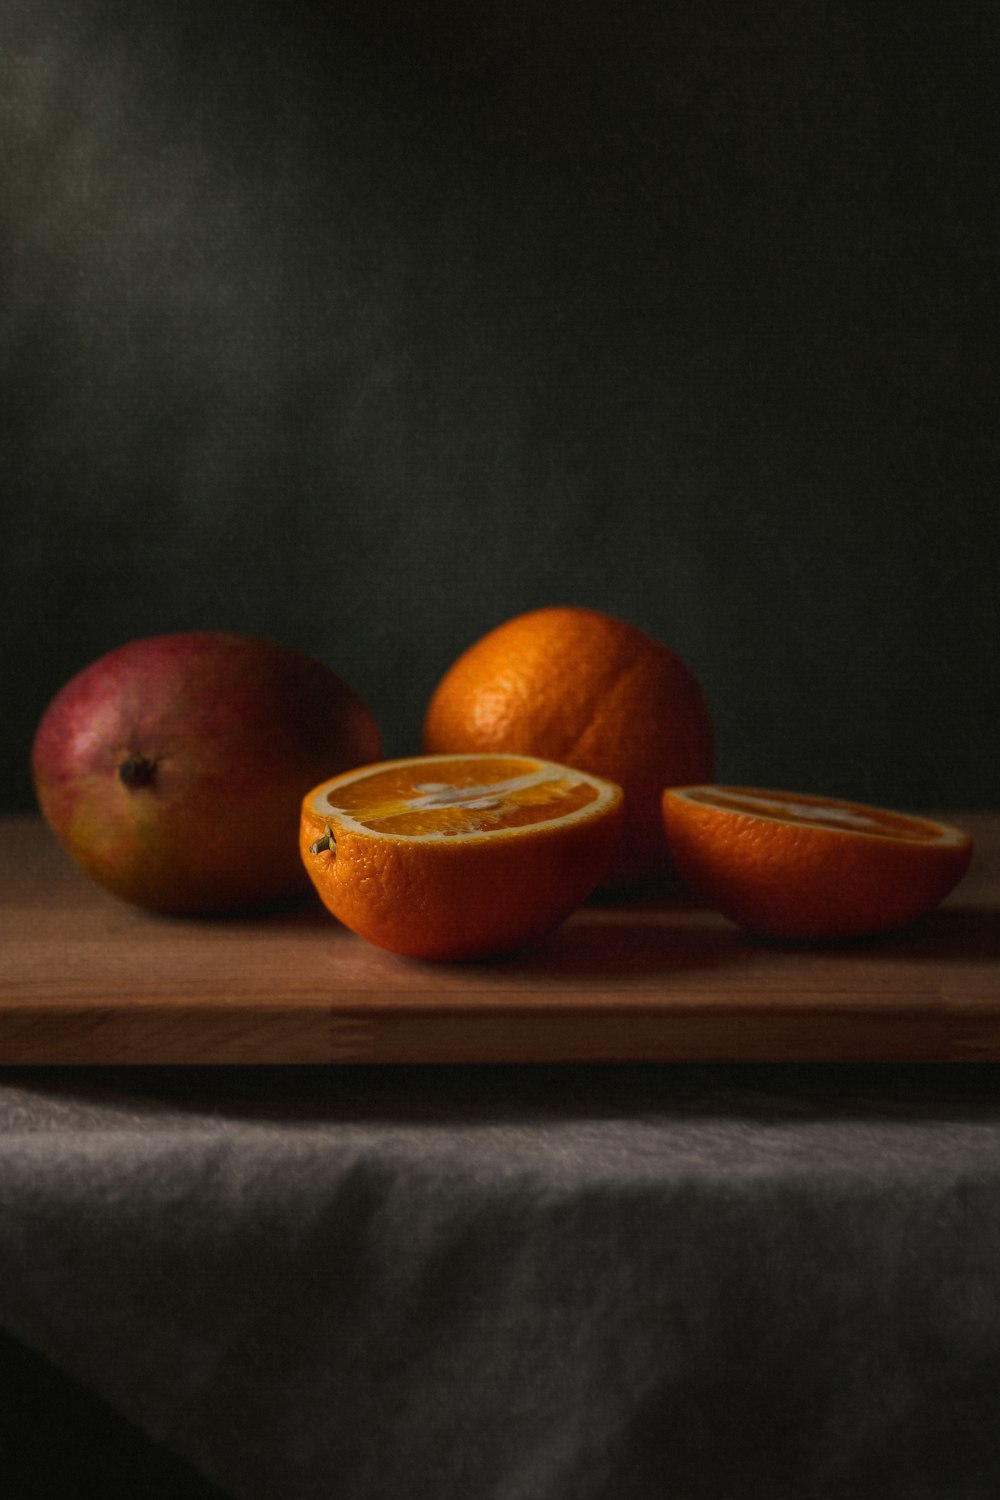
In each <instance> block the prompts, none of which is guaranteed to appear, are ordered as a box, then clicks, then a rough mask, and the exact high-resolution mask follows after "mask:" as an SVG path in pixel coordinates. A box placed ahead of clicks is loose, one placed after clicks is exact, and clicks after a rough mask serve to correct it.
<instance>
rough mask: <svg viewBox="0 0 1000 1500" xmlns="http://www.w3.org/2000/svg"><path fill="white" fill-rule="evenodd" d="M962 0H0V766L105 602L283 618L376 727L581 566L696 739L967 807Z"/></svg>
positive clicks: (977, 73)
mask: <svg viewBox="0 0 1000 1500" xmlns="http://www.w3.org/2000/svg"><path fill="white" fill-rule="evenodd" d="M995 15H996V11H995V6H993V5H992V4H991V3H988V0H983V3H981V4H976V3H972V0H954V3H950V4H948V5H944V4H940V5H933V6H932V5H930V4H927V3H924V0H916V3H898V4H897V3H878V0H876V3H866V4H862V3H858V4H856V5H851V4H841V3H836V0H831V3H825V4H816V5H808V4H805V5H803V4H799V3H793V0H771V3H768V0H765V3H762V4H753V5H748V4H745V3H742V0H716V3H712V0H709V3H706V4H683V5H682V4H675V3H666V0H664V3H628V4H625V5H624V6H622V7H614V6H609V5H607V4H606V3H601V4H597V3H594V0H575V3H571V0H512V3H469V0H432V3H419V4H413V3H405V0H339V3H338V0H332V3H327V4H315V5H312V6H302V5H298V6H283V5H278V4H273V5H270V6H265V5H256V4H250V3H246V4H242V5H239V4H233V3H212V4H209V3H207V0H202V3H198V4H189V3H176V0H147V3H144V4H142V5H134V4H126V3H96V0H48V3H46V4H38V3H37V0H0V58H2V61H0V109H2V148H3V149H2V153H0V174H2V202H0V211H2V239H0V257H2V262H0V274H2V288H0V289H2V301H0V359H2V377H0V378H2V399H3V442H2V455H0V463H2V469H0V482H2V487H3V555H2V568H3V580H2V584H3V590H2V598H3V609H4V616H5V618H4V621H3V653H2V672H3V688H2V706H3V733H2V737H0V739H2V755H3V764H2V778H0V785H2V793H3V798H4V801H5V804H6V805H7V806H8V807H22V806H28V805H30V802H31V792H30V785H29V782H28V777H27V770H26V759H27V750H28V744H29V741H30V736H31V733H32V731H33V728H34V725H35V723H36V721H37V718H38V716H39V715H40V713H41V712H42V710H43V708H44V705H45V703H46V702H47V700H48V698H49V697H50V695H51V694H52V692H53V691H54V690H55V689H56V688H57V687H58V686H59V685H60V683H61V682H62V681H63V680H64V679H65V678H66V677H67V676H68V675H70V674H71V673H72V672H73V671H75V670H76V669H77V668H78V667H80V666H82V665H83V664H84V663H86V662H87V661H89V660H91V659H92V658H93V657H95V656H96V655H98V654H99V653H101V652H103V651H105V650H107V649H108V648H110V647H111V646H114V645H116V644H118V643H119V642H121V641H123V640H126V639H129V638H131V637H133V636H137V635H141V634H145V633H149V632H154V631H161V630H173V629H179V628H185V627H192V626H208V627H232V628H237V629H242V630H250V631H257V632H261V633H265V634H268V635H272V636H276V637H278V638H281V639H284V640H287V641H289V642H292V643H294V644H298V645H300V646H303V647H305V648H307V649H309V650H311V651H313V652H315V653H316V654H317V655H320V656H322V657H324V658H325V659H326V660H328V661H329V662H330V663H331V664H332V665H333V666H335V667H336V668H337V669H338V670H340V671H342V672H343V673H344V675H345V676H347V677H348V678H349V679H350V680H351V681H353V682H354V683H355V685H356V686H357V687H358V688H359V689H360V690H361V691H362V692H363V693H364V694H365V695H366V696H367V697H368V699H369V701H370V702H371V703H372V706H373V708H374V709H375V711H376V713H377V716H378V718H379V719H380V721H381V723H382V726H383V730H384V733H385V737H386V741H387V746H388V748H389V750H390V751H392V752H393V753H404V752H406V751H409V750H411V749H413V748H416V746H417V744H418V737H419V726H420V719H421V715H422V711H423V707H424V704H425V702H426V699H427V696H428V694H429V692H430V690H431V688H432V686H433V684H434V682H435V681H436V679H437V677H438V676H439V674H440V673H441V671H442V670H443V669H444V668H445V667H446V665H447V664H448V662H449V661H450V660H451V659H452V658H453V656H454V655H455V654H456V653H457V652H458V650H459V649H461V648H462V647H463V646H464V645H465V644H467V642H468V641H470V640H471V639H473V638H474V637H476V636H477V635H479V634H480V633H481V632H482V631H484V630H485V629H487V628H488V627H490V626H491V625H493V624H494V623H496V622H497V621H499V620H501V619H503V618H505V617H506V616H508V615H510V614H512V613H515V612H516V611H518V610H521V609H524V608H527V607H530V606H533V605H536V604H542V603H547V602H554V601H575V602H581V603H588V604H592V605H595V606H597V607H600V608H604V609H608V610H611V611H614V612H616V613H619V614H622V615H624V616H626V617H628V618H630V619H632V620H634V621H635V622H636V623H638V624H640V625H642V626H643V627H645V628H646V629H647V630H649V631H651V632H653V633H654V634H656V635H658V636H660V637H661V638H662V639H663V640H665V641H667V642H668V643H670V644H672V645H673V646H675V647H676V648H677V649H678V650H680V651H681V652H682V654H683V655H685V656H686V657H687V659H688V660H689V661H690V663H691V665H692V666H693V667H694V669H695V670H696V671H697V673H698V674H699V676H700V678H701V680H702V682H703V684H704V687H705V690H706V693H707V695H708V697H709V700H710V702H711V705H712V708H713V711H714V716H715V719H716V723H717V726H718V732H719V775H720V778H722V779H728V780H741V781H748V782H758V783H763V784H772V785H776V784H777V785H785V786H790V787H795V788H798V789H804V790H808V789H814V790H820V791H824V790H825V791H828V792H832V793H839V794H844V795H849V796H857V797H862V798H867V799H869V800H873V801H882V802H888V803H890V804H893V803H895V804H897V805H900V806H918V805H932V806H943V805H951V806H956V807H960V806H966V807H971V806H976V805H986V804H990V803H995V802H996V771H995V763H996V742H997V724H998V692H997V685H998V672H997V667H996V663H995V657H996V647H997V641H998V638H1000V632H998V628H997V627H998V618H997V587H996V584H997V569H996V559H997V551H998V549H997V542H998V535H997V531H998V527H997V495H996V462H995V459H996V448H995V428H996V413H995V405H994V400H993V396H994V390H995V385H994V384H993V383H992V373H993V369H994V363H995V355H994V348H993V344H994V335H993V332H992V330H991V328H990V326H989V325H990V322H991V319H990V316H989V314H990V310H991V307H992V302H993V298H994V296H995V290H996V284H995V278H994V274H993V273H994V270H995V250H994V240H993V237H992V233H991V230H990V217H989V215H988V214H987V205H988V201H989V197H990V193H991V190H992V177H993V167H994V165H995V164H994V162H993V159H992V154H991V147H990V141H991V139H992V138H993V136H992V126H991V111H989V110H988V109H987V101H988V100H989V99H990V98H991V95H992V87H993V75H994V72H995V60H996V43H997V39H998V38H997V28H996V22H995Z"/></svg>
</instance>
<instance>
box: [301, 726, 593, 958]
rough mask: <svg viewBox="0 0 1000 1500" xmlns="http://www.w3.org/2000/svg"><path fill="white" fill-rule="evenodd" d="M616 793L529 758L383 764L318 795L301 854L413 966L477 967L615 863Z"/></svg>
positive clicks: (440, 758) (363, 925)
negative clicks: (429, 962) (420, 962)
mask: <svg viewBox="0 0 1000 1500" xmlns="http://www.w3.org/2000/svg"><path fill="white" fill-rule="evenodd" d="M621 816H622V793H621V789H620V788H619V787H618V786H617V785H616V784H615V783H614V782H610V781H605V780H603V779H602V778H600V777H597V776H592V775H590V774H588V773H587V772H585V771H575V770H571V769H570V768H569V767H568V766H563V765H558V764H556V763H555V762H553V761H547V760H539V759H537V758H536V757H534V756H527V755H422V756H417V757H415V758H413V759H409V760H392V761H382V762H379V763H378V764H376V765H371V766H362V767H361V768H359V769H357V770H354V771H348V772H345V773H344V774H343V775H340V776H335V777H334V778H333V779H332V780H331V781H326V782H323V783H322V785H320V786H317V787H314V788H313V790H312V791H311V792H310V793H309V794H308V796H307V797H306V798H305V800H304V802H303V804H302V819H301V831H300V846H299V847H300V852H301V854H302V859H303V861H304V863H305V866H306V869H307V870H308V872H309V874H310V876H311V878H312V881H313V884H314V885H315V886H316V889H317V891H318V892H319V894H320V897H321V898H322V900H323V902H324V904H325V905H326V906H327V907H328V909H329V910H330V911H331V912H332V913H333V915H334V916H335V917H337V918H338V919H339V920H340V921H341V922H343V923H344V925H345V926H346V927H349V928H351V930H352V931H353V932H356V933H358V934H360V936H361V937H364V938H367V939H368V940H369V942H372V943H377V944H378V945H379V946H380V947H383V948H388V949H390V950H392V951H393V952H394V953H402V954H406V955H407V956H408V957H411V958H430V959H469V958H483V957H486V956H487V955H490V954H495V953H502V952H505V951H507V950H509V949H511V948H516V947H520V946H521V945H522V944H524V943H527V942H530V941H532V940H533V939H535V938H537V937H540V936H541V935H542V934H543V933H545V932H548V931H550V930H551V929H552V928H553V927H555V926H557V925H558V924H559V923H560V922H562V921H563V920H564V919H565V918H566V917H568V916H569V915H570V913H571V912H572V911H574V910H575V909H576V908H577V907H578V906H580V905H581V903H582V902H583V901H584V900H585V899H586V898H587V896H589V895H590V893H591V891H593V890H594V888H595V887H596V886H597V884H598V882H599V881H600V880H601V879H602V877H603V875H604V874H605V871H606V870H607V868H608V865H609V863H610V861H611V858H612V855H613V854H614V851H615V847H616V841H617V839H618V835H619V830H620V826H621Z"/></svg>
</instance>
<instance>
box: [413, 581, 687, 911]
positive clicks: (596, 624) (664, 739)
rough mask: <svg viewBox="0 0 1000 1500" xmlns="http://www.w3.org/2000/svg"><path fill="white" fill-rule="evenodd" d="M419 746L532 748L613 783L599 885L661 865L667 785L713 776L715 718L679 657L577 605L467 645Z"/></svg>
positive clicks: (531, 616) (433, 749)
mask: <svg viewBox="0 0 1000 1500" xmlns="http://www.w3.org/2000/svg"><path fill="white" fill-rule="evenodd" d="M424 749H425V751H426V752H427V753H428V754H449V753H456V752H475V751H479V752H505V753H511V754H524V755H539V756H543V757H545V758H546V759H548V760H554V761H558V762H561V763H563V764H565V765H569V766H574V767H576V768H577V769H579V770H581V771H589V772H590V773H591V774H592V775H595V776H603V777H606V778H607V779H608V780H609V781H614V782H616V783H617V784H618V785H619V786H620V787H621V788H622V791H623V792H624V795H625V812H624V819H623V824H622V831H621V835H620V841H619V846H618V850H617V853H616V855H615V858H614V860H613V862H612V865H611V868H610V870H609V872H608V875H607V878H606V880H605V881H604V884H605V885H606V886H608V885H627V884H630V883H632V882H635V881H637V880H639V879H642V878H644V877H646V876H649V875H652V874H654V873H656V872H657V871H658V870H661V869H662V868H664V867H665V866H666V864H667V863H668V854H667V846H666V839H665V836H664V832H663V821H662V817H661V813H660V797H661V795H662V792H663V789H664V787H668V786H678V785H683V784H685V783H690V782H700V781H708V780H711V777H712V774H713V735H712V723H711V719H710V717H709V712H708V708H707V706H706V703H705V699H704V696H703V694H702V691H701V687H700V686H699V684H698V681H697V679H696V678H695V676H694V674H693V672H692V671H691V670H690V668H689V667H688V666H687V665H686V664H685V662H683V661H682V660H681V658H680V657H679V656H678V655H677V654H676V653H675V652H674V651H671V650H670V649H669V648H668V647H667V646H665V645H663V644H662V643H661V642H659V641H657V640H654V639H653V637H652V636H650V635H647V634H646V633H645V631H642V630H639V629H637V628H636V627H635V626H634V625H631V624H627V623H626V622H625V621H624V620H619V619H616V618H615V617H614V616H612V615H608V614H604V613H602V612H601V611H599V610H594V609H585V608H581V607H579V606H572V605H553V606H550V607H548V608H545V609H536V610H531V611H529V612H528V613H526V614H522V615H517V616H516V617H515V618H514V619H511V620H508V621H506V622H505V623H504V624H502V625H499V626H497V627H496V629H494V630H491V631H490V632H489V634H487V635H485V636H483V637H482V639H481V640H479V641H477V642H476V643H475V645H473V646H470V647H469V649H468V650H467V651H465V652H464V653H463V654H462V655H461V656H460V657H459V658H458V660H457V661H456V662H455V663H454V665H453V666H452V667H451V668H450V669H449V670H448V671H447V672H446V673H445V675H444V677H443V678H442V679H441V681H440V683H439V684H438V686H437V688H436V689H435V691H434V694H433V696H432V698H431V700H430V704H429V706H428V709H427V713H426V717H425V720H424Z"/></svg>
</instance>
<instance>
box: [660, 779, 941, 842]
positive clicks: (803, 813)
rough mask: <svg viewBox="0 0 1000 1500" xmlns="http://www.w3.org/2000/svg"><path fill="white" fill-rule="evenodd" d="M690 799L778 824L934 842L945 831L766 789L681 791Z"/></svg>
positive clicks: (882, 812)
mask: <svg viewBox="0 0 1000 1500" xmlns="http://www.w3.org/2000/svg"><path fill="white" fill-rule="evenodd" d="M684 795H685V797H686V798H687V800H688V801H689V802H700V803H702V804H703V805H705V806H706V807H714V808H719V809H722V810H723V811H726V812H735V813H748V814H750V815H751V816H753V817H757V818H771V819H774V820H776V821H778V822H781V823H797V824H802V825H805V826H806V827H811V828H823V829H828V830H830V831H831V832H834V833H855V834H857V833H860V834H864V835H866V836H867V837H870V838H887V839H904V840H911V841H912V842H914V843H921V844H926V843H936V842H938V841H940V840H941V839H942V837H943V836H944V835H945V830H942V829H940V828H938V827H937V825H936V824H934V823H932V822H930V821H928V820H927V819H920V818H910V817H907V816H906V814H905V813H896V812H888V811H886V810H885V809H882V808H872V807H856V806H854V805H853V804H851V803H849V802H837V801H835V800H831V799H829V798H823V797H809V796H806V795H796V796H795V797H794V798H792V797H789V798H784V797H780V796H778V795H777V794H773V795H768V794H767V793H766V792H759V793H757V792H754V793H751V792H744V791H741V790H739V789H738V788H735V787H713V788H712V789H711V791H710V792H709V791H701V790H699V789H697V788H692V789H690V790H686V791H685V793H684Z"/></svg>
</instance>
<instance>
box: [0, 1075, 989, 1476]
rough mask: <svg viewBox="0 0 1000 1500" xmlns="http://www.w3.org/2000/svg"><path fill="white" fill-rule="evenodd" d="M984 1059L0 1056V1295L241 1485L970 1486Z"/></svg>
mask: <svg viewBox="0 0 1000 1500" xmlns="http://www.w3.org/2000/svg"><path fill="white" fill-rule="evenodd" d="M998 1085H1000V1070H997V1069H994V1068H990V1067H981V1068H969V1069H965V1070H960V1069H954V1070H952V1069H937V1070H936V1069H933V1068H928V1069H925V1070H921V1069H897V1070H892V1069H872V1070H858V1069H852V1070H843V1069H828V1070H827V1069H822V1068H784V1069H782V1068H775V1069H760V1068H758V1069H754V1070H752V1071H745V1070H744V1071H741V1070H740V1069H718V1068H715V1069H713V1068H691V1067H686V1068H670V1067H660V1068H643V1067H628V1068H606V1069H601V1068H570V1069H558V1068H541V1069H520V1070H513V1069H471V1068H470V1069H465V1068H462V1069H438V1070H434V1069H428V1070H411V1069H398V1070H382V1071H379V1070H375V1069H367V1068H365V1069H357V1070H351V1069H344V1070H337V1069H330V1070H312V1069H297V1070H296V1069H289V1070H252V1069H247V1070H243V1069H238V1070H228V1071H226V1070H175V1071H172V1072H171V1071H161V1070H141V1069H138V1070H110V1071H104V1072H101V1071H98V1070H93V1071H76V1070H61V1071H59V1070H52V1071H37V1070H30V1071H22V1072H18V1071H16V1070H7V1071H6V1072H4V1073H3V1074H2V1075H0V1122H2V1131H0V1325H2V1328H3V1330H4V1331H5V1333H6V1334H7V1335H9V1336H10V1337H11V1338H12V1339H13V1340H16V1341H17V1342H18V1344H19V1345H21V1346H24V1347H26V1348H27V1349H30V1350H33V1351H35V1352H36V1353H37V1354H39V1355H41V1356H42V1357H44V1359H45V1360H47V1361H51V1362H52V1364H53V1365H54V1366H55V1367H57V1368H58V1369H59V1370H60V1371H63V1372H65V1373H66V1374H67V1375H69V1376H72V1377H73V1378H74V1379H75V1380H77V1381H79V1382H81V1383H82V1384H83V1385H85V1386H86V1387H88V1388H89V1389H90V1390H91V1391H93V1392H96V1393H97V1394H98V1395H99V1396H100V1397H101V1398H102V1399H103V1400H104V1401H106V1402H107V1403H109V1404H110V1405H111V1407H113V1408H114V1409H115V1410H116V1411H117V1412H119V1413H121V1414H122V1415H123V1416H124V1417H126V1418H127V1419H128V1420H129V1422H131V1423H134V1424H136V1426H137V1427H139V1428H141V1429H142V1431H143V1432H145V1433H146V1434H148V1435H149V1436H150V1437H151V1438H153V1439H154V1440H155V1441H156V1442H157V1443H160V1444H162V1445H164V1446H165V1447H166V1448H167V1449H169V1450H171V1451H172V1452H173V1453H176V1454H178V1455H180V1456H182V1457H183V1458H184V1459H185V1460H187V1461H188V1462H189V1463H190V1464H192V1465H193V1466H194V1468H195V1469H196V1470H197V1471H198V1472H199V1473H200V1474H202V1475H204V1476H206V1477H207V1478H208V1479H209V1480H210V1481H212V1482H213V1483H214V1484H215V1485H217V1486H219V1487H220V1488H221V1489H222V1490H223V1491H224V1492H225V1493H227V1494H229V1495H232V1496H234V1497H237V1500H417V1497H421V1500H422V1497H431V1500H550V1497H551V1500H666V1497H669V1500H729V1497H733V1500H735V1497H741V1500H742V1497H753V1500H769V1497H775V1500H777V1497H782V1500H785V1497H787V1500H793V1497H794V1500H827V1497H838V1500H839V1497H844V1500H847V1497H850V1500H863V1497H872V1500H875V1497H878V1500H979V1497H982V1500H996V1496H997V1494H998V1493H1000V1091H998Z"/></svg>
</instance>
